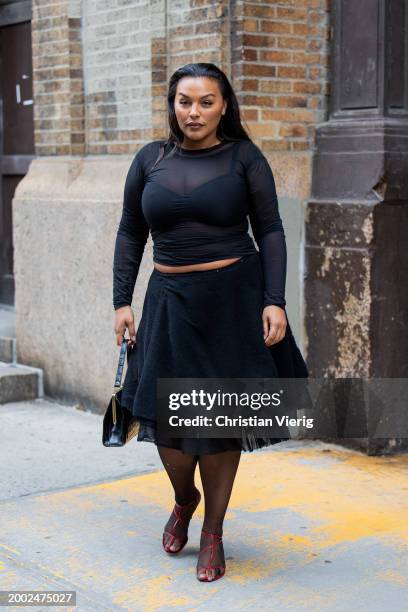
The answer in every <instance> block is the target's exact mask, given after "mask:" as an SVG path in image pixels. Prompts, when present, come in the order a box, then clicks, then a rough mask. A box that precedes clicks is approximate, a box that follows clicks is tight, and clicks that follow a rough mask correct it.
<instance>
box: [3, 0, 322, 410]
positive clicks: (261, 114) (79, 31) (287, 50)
mask: <svg viewBox="0 0 408 612" xmlns="http://www.w3.org/2000/svg"><path fill="white" fill-rule="evenodd" d="M329 24H330V2H329V1H328V0H279V1H272V0H265V1H263V2H258V1H254V0H237V1H227V0H177V1H176V0H174V1H173V0H167V1H166V0H82V1H81V0H56V1H51V2H48V1H47V0H39V1H38V2H36V3H33V5H32V17H31V31H32V66H33V99H34V107H33V110H34V116H33V127H34V140H35V158H34V159H33V160H32V162H31V164H30V167H29V170H28V172H27V174H26V176H25V177H24V179H23V180H22V181H21V182H20V183H19V185H18V188H17V190H16V194H15V197H14V200H13V215H14V217H13V238H14V274H15V308H16V316H17V350H18V357H19V361H21V362H22V363H28V364H31V365H35V366H37V367H40V368H43V369H44V375H45V378H44V383H45V391H46V393H47V394H48V395H50V396H54V397H58V398H59V399H62V400H67V401H76V402H79V403H82V404H84V405H85V406H87V407H91V408H95V409H99V410H100V409H103V407H104V406H105V405H106V401H107V397H108V394H109V393H110V390H111V386H112V384H113V378H114V376H113V374H114V368H115V366H116V361H117V355H118V353H117V346H116V344H115V337H114V332H113V322H114V316H113V309H112V304H111V293H112V274H111V269H112V257H113V248H114V239H115V232H116V229H117V225H118V222H119V219H120V213H121V205H122V194H123V186H124V179H125V176H126V172H127V169H128V167H129V165H130V162H131V159H132V158H133V156H134V154H135V152H136V151H137V150H138V148H139V147H140V146H141V145H142V144H144V143H145V142H148V141H149V140H152V139H156V138H162V137H165V136H166V135H167V111H166V92H167V83H168V78H169V76H170V75H171V74H172V72H173V71H174V70H175V69H176V68H177V67H179V66H181V65H183V64H185V63H189V62H198V61H210V62H214V63H216V64H217V65H218V66H220V67H221V68H222V69H223V70H224V71H225V72H226V74H227V75H228V77H229V78H230V80H231V82H232V85H233V87H234V89H235V92H236V94H237V97H238V101H239V103H240V107H241V111H242V117H243V120H244V123H245V126H246V128H247V129H248V130H249V133H250V135H251V137H252V138H253V140H254V141H255V142H256V143H257V144H258V145H259V146H260V147H261V148H262V150H263V152H264V153H265V155H266V156H267V158H268V160H269V162H270V164H271V167H272V169H273V172H274V176H275V180H276V185H277V192H278V196H279V202H280V210H281V215H282V218H283V222H284V226H285V230H286V236H287V244H288V277H287V301H288V315H289V317H290V321H291V325H292V328H293V330H294V333H295V335H296V337H297V339H298V341H299V344H300V346H301V347H302V348H303V350H304V352H305V354H306V351H307V338H306V337H305V335H304V304H303V256H304V244H303V243H304V213H305V203H306V201H307V198H308V196H309V193H310V188H311V174H312V159H313V151H314V140H315V128H316V125H317V124H319V123H320V122H323V121H325V120H326V118H327V113H328V99H329V94H330V71H329V62H330V53H329V48H330V33H331V30H330V25H329ZM150 241H151V238H149V241H148V244H147V247H146V251H145V255H144V258H143V262H142V266H141V269H140V273H139V277H138V280H137V284H136V288H135V294H134V303H133V306H134V311H135V317H136V324H137V323H138V320H139V318H140V313H141V306H142V303H143V297H144V289H145V287H146V282H147V279H148V276H149V274H150V272H151V269H152V252H151V242H150Z"/></svg>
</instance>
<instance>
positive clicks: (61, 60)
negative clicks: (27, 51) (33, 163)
mask: <svg viewBox="0 0 408 612" xmlns="http://www.w3.org/2000/svg"><path fill="white" fill-rule="evenodd" d="M32 10H33V17H32V50H33V94H34V101H35V104H34V138H35V145H36V153H37V155H76V154H82V153H83V152H84V142H85V138H84V108H83V104H84V99H83V71H82V46H81V20H80V15H79V11H80V5H79V3H77V2H68V1H67V0H61V1H60V2H54V3H52V2H47V1H42V2H38V3H37V2H34V3H33V8H32Z"/></svg>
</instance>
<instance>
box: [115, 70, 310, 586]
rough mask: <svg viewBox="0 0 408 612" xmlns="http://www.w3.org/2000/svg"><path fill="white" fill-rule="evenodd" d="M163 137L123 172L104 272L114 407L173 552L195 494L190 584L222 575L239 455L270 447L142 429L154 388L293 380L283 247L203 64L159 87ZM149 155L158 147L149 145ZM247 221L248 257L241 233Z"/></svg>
mask: <svg viewBox="0 0 408 612" xmlns="http://www.w3.org/2000/svg"><path fill="white" fill-rule="evenodd" d="M168 112H169V127H170V133H169V137H168V139H167V140H166V141H160V140H157V141H152V142H150V143H148V144H146V145H144V146H143V147H142V148H141V149H140V150H139V151H138V153H137V155H136V156H135V158H134V160H133V162H132V164H131V167H130V169H129V172H128V175H127V178H126V183H125V190H124V203H123V211H122V218H121V221H120V224H119V228H118V232H117V237H116V244H115V254H114V266H113V273H114V274H113V284H114V287H113V289H114V291H113V293H114V300H113V303H114V308H115V312H116V319H115V333H116V336H117V343H118V344H121V342H122V341H123V338H124V334H125V331H126V329H128V332H129V337H130V343H131V344H130V346H131V347H132V350H131V352H130V358H129V363H128V368H127V372H126V377H125V380H124V384H123V391H122V403H123V405H124V406H126V407H127V408H128V409H129V410H130V411H131V412H132V413H133V415H134V416H136V417H137V419H138V422H139V424H140V426H139V432H138V438H137V439H138V440H139V441H140V440H147V441H150V442H153V443H155V444H156V445H157V448H158V452H159V455H160V458H161V460H162V462H163V465H164V468H165V470H166V471H167V474H168V476H169V478H170V481H171V483H172V485H173V488H174V494H175V506H174V509H173V511H172V514H171V516H170V518H169V520H168V522H167V524H166V526H165V529H164V533H163V548H164V550H165V551H166V552H168V553H171V554H174V553H178V552H180V551H181V549H182V548H183V547H184V546H185V544H186V542H187V537H188V536H187V531H188V525H189V522H190V519H191V517H192V515H193V513H194V511H195V509H196V508H197V506H198V504H199V502H200V498H201V495H200V492H199V490H198V489H197V488H196V487H195V484H194V474H195V469H196V466H197V463H198V465H199V469H200V476H201V481H202V484H203V490H204V497H205V517H204V523H203V527H202V532H201V541H200V553H199V557H198V561H197V578H198V580H200V581H212V580H216V579H218V578H221V576H223V575H224V573H225V559H224V550H223V544H222V533H223V521H224V516H225V513H226V510H227V506H228V503H229V499H230V495H231V491H232V486H233V483H234V479H235V475H236V472H237V468H238V464H239V460H240V456H241V451H243V450H244V451H252V450H254V449H255V448H260V447H262V446H266V445H269V444H274V443H276V442H279V441H280V440H279V439H276V438H255V437H254V436H252V438H251V437H250V436H248V437H245V436H243V438H242V439H237V438H223V439H203V438H201V439H200V438H197V439H187V438H185V439H181V438H179V439H176V438H168V437H167V438H166V437H165V436H163V435H162V434H160V432H159V431H158V430H157V428H156V380H157V378H158V377H167V378H176V377H181V378H207V377H215V378H218V377H219V378H228V377H245V378H258V377H259V378H271V377H276V376H285V375H286V376H307V369H306V365H305V363H304V361H303V359H302V357H301V355H300V352H299V350H298V348H297V346H296V343H295V341H294V339H293V335H292V333H291V331H290V327H289V325H288V322H287V317H286V312H285V305H286V301H285V295H284V294H285V282H286V259H287V257H286V243H285V234H284V231H283V227H282V222H281V219H280V215H279V210H278V201H277V197H276V191H275V183H274V178H273V174H272V171H271V169H270V167H269V164H268V162H267V160H266V158H265V157H264V155H263V154H262V152H261V150H260V149H259V148H258V147H257V146H256V145H255V144H254V143H252V141H251V140H250V138H249V136H248V134H247V133H246V131H245V130H244V128H243V126H242V124H241V120H240V113H239V107H238V102H237V99H236V96H235V94H234V92H233V90H232V87H231V85H230V83H229V81H228V79H227V77H226V76H225V74H224V73H223V72H222V71H221V70H220V69H219V68H217V67H216V66H215V65H214V64H209V63H198V64H188V65H186V66H183V67H182V68H180V69H178V70H177V71H176V72H175V73H174V74H173V76H172V77H171V79H170V83H169V91H168ZM161 145H162V147H161ZM247 215H249V218H250V221H251V227H252V231H253V234H254V237H255V240H256V243H257V245H258V247H259V252H258V250H257V249H256V247H255V245H254V241H253V240H252V238H251V236H250V235H249V233H248V220H247ZM149 231H151V235H152V239H153V265H154V269H153V272H152V274H151V276H150V278H149V282H148V287H147V292H146V296H145V299H144V304H143V311H142V316H141V320H140V323H139V327H138V330H137V334H136V333H135V325H134V315H133V312H132V309H131V302H132V295H133V290H134V286H135V282H136V278H137V274H138V270H139V266H140V262H141V259H142V256H143V252H144V247H145V244H146V241H147V238H148V235H149Z"/></svg>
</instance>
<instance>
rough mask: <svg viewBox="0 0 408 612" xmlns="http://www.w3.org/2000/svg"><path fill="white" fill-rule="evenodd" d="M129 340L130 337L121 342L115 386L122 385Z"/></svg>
mask: <svg viewBox="0 0 408 612" xmlns="http://www.w3.org/2000/svg"><path fill="white" fill-rule="evenodd" d="M128 342H129V338H124V340H123V342H122V344H121V347H120V353H119V363H118V369H117V371H116V378H115V384H114V387H120V386H121V384H122V375H123V367H124V365H125V359H126V353H127V348H128Z"/></svg>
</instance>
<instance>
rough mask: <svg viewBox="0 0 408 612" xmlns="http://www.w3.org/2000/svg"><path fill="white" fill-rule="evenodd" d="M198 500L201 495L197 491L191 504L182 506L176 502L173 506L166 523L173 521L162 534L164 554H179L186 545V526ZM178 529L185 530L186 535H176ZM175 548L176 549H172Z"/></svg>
mask: <svg viewBox="0 0 408 612" xmlns="http://www.w3.org/2000/svg"><path fill="white" fill-rule="evenodd" d="M200 500H201V493H200V491H199V490H198V489H197V496H196V498H195V499H194V500H193V501H192V502H190V503H188V504H183V505H181V504H178V503H177V502H176V503H175V504H174V508H173V512H172V514H171V516H170V519H169V521H168V522H170V521H171V520H172V519H173V524H172V525H171V527H170V528H168V527H167V525H166V527H167V529H166V528H165V529H164V532H163V539H162V543H163V549H164V550H165V552H167V553H170V554H172V555H174V554H176V553H179V552H180V551H181V550H182V549H183V548H184V546H185V545H186V544H187V541H188V535H187V530H188V526H189V523H190V520H191V517H192V516H193V514H194V512H195V510H196V508H197V506H198V504H199V503H200ZM167 524H168V523H167ZM180 527H181V528H182V529H185V531H186V534H185V536H184V537H183V536H182V535H180V532H179V533H178V534H177V528H179V529H180ZM175 546H176V548H174V547H175Z"/></svg>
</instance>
